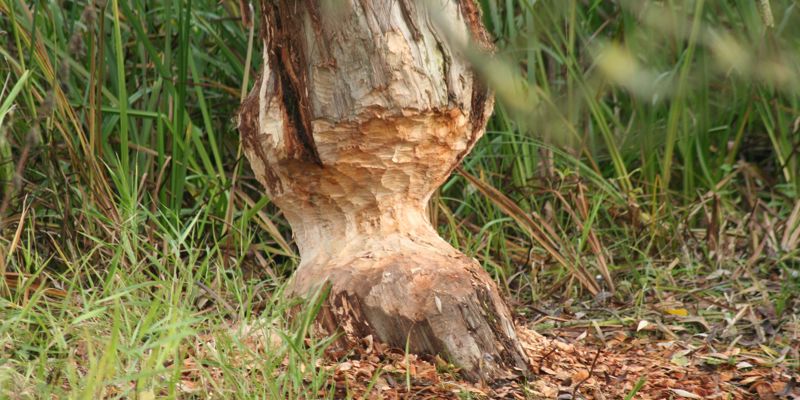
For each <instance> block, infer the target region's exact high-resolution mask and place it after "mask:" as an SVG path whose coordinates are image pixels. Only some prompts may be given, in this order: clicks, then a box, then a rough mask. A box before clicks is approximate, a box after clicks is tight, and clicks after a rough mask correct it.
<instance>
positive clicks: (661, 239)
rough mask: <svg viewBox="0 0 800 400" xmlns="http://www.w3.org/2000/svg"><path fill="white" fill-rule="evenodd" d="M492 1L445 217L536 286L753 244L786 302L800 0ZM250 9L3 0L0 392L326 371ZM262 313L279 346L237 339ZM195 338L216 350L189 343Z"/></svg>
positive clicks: (600, 279)
mask: <svg viewBox="0 0 800 400" xmlns="http://www.w3.org/2000/svg"><path fill="white" fill-rule="evenodd" d="M480 3H481V5H482V6H483V9H484V20H485V23H486V26H487V28H488V29H489V31H490V32H491V33H492V34H493V35H494V37H495V38H496V44H497V49H498V50H497V57H498V60H499V61H498V62H497V63H496V64H492V65H490V66H489V67H490V68H484V70H488V72H487V73H488V74H489V75H490V76H488V77H487V78H490V79H488V80H489V81H491V82H494V83H495V84H496V85H497V86H496V87H495V89H496V91H497V93H498V98H499V104H498V106H497V107H496V112H495V115H494V117H493V118H492V120H491V122H490V124H489V128H488V131H487V134H486V136H485V137H484V138H483V139H482V140H481V141H480V142H479V143H478V144H477V146H476V149H475V151H474V152H473V153H472V155H470V156H469V157H468V159H467V160H466V162H465V165H464V168H463V170H462V172H461V173H459V174H456V175H455V176H454V177H453V178H452V179H451V180H450V181H449V182H447V183H446V184H445V186H444V187H443V188H442V190H441V191H440V194H439V195H438V196H437V200H436V203H435V204H434V207H433V209H434V211H435V212H433V213H432V215H434V220H435V222H436V223H437V225H438V227H439V228H440V231H441V232H442V234H443V235H444V236H445V237H446V238H447V239H448V240H449V241H451V242H452V243H453V244H455V245H456V246H458V247H459V248H461V249H464V250H465V251H466V252H467V253H468V254H470V255H471V256H474V257H476V258H478V259H479V260H480V261H481V262H482V263H483V264H484V266H485V267H486V268H487V269H488V270H489V271H490V272H491V273H492V274H493V275H494V276H495V277H496V278H497V280H498V282H500V283H501V286H502V287H503V288H504V290H505V291H506V292H507V293H508V294H510V295H511V296H513V297H514V298H515V299H517V300H518V301H516V302H515V303H516V304H520V305H522V307H521V308H523V309H524V308H525V307H526V306H528V305H530V304H532V302H540V301H541V302H547V301H549V300H550V299H552V298H554V297H557V298H561V299H566V298H574V299H578V300H583V299H590V298H594V299H600V300H602V299H603V298H605V297H607V296H613V297H614V299H615V300H616V301H618V302H623V303H626V304H632V305H642V304H643V303H645V302H647V301H652V299H653V298H654V297H655V298H658V297H660V296H661V294H662V293H664V292H675V291H678V292H680V291H681V290H682V289H685V285H687V282H694V281H696V280H697V278H698V277H702V276H705V275H707V274H709V273H712V272H713V271H716V270H718V269H724V270H737V269H741V268H747V270H748V271H751V272H752V273H753V274H756V275H757V276H771V275H775V274H778V275H779V276H780V277H782V279H781V280H780V281H781V285H782V286H783V287H782V288H781V289H780V291H779V292H780V293H779V294H778V295H776V296H777V297H776V298H775V302H776V304H778V305H779V311H781V312H783V313H791V312H792V311H791V310H792V308H791V307H793V306H792V304H794V303H793V299H796V296H797V293H796V287H797V286H796V285H797V278H796V277H794V278H792V276H793V275H791V272H792V271H796V268H797V264H796V261H794V260H796V259H797V256H798V250H797V248H798V240H797V237H796V236H795V232H798V229H800V228H798V222H797V217H795V218H794V219H793V218H791V217H790V214H791V212H792V209H793V207H795V205H796V204H798V203H797V201H798V197H800V194H798V179H800V178H799V177H798V174H800V163H799V162H798V152H800V137H799V136H800V135H799V134H798V126H800V123H798V119H797V118H798V117H797V116H798V115H800V112H798V111H799V110H798V82H797V79H798V76H800V75H798V72H800V71H799V70H800V68H799V67H798V65H799V64H798V55H797V54H798V50H799V49H800V32H799V31H798V30H800V23H798V22H800V21H798V6H797V3H796V2H794V1H790V0H772V1H762V2H754V1H751V0H732V1H725V2H717V1H702V0H685V1H679V0H668V1H658V2H656V1H641V2H639V1H601V0H589V1H577V0H567V1H543V0H539V1H522V0H504V1H500V0H481V1H480ZM758 4H766V5H768V7H769V9H767V8H763V7H762V8H760V7H759V6H758ZM254 6H255V9H258V7H257V4H255V5H254ZM239 12H240V8H239V3H238V1H233V0H224V1H218V0H154V1H124V0H123V1H119V0H111V1H87V0H76V1H66V2H56V1H50V0H47V1H35V2H26V1H21V0H0V43H2V45H0V201H1V202H0V275H3V276H4V277H11V276H14V277H15V278H13V279H11V278H6V279H3V280H0V360H3V361H0V393H3V392H2V391H14V392H15V393H19V394H20V395H21V396H26V395H27V394H26V393H30V396H31V397H33V396H36V395H38V394H40V393H41V394H43V395H48V394H50V395H53V396H56V397H63V396H70V397H86V398H93V397H96V396H97V395H98V394H99V393H105V394H106V395H109V396H110V397H131V396H134V395H137V394H138V396H140V397H143V396H147V395H148V393H150V392H152V393H155V394H161V395H169V394H175V393H184V394H185V393H187V391H186V390H184V389H186V388H181V386H180V385H181V382H182V374H183V373H187V374H188V373H192V374H199V375H200V376H202V377H204V378H203V379H205V381H204V382H205V383H206V384H207V387H211V388H212V389H213V390H214V392H215V393H217V394H218V395H219V396H221V397H230V396H236V395H245V396H248V395H249V394H263V395H264V396H266V397H272V398H300V397H304V398H308V397H314V394H315V393H316V391H317V390H319V389H321V388H323V387H325V385H326V384H327V377H328V376H327V375H326V372H325V371H323V370H321V369H318V368H316V364H315V362H316V361H315V360H316V358H317V357H319V356H320V354H321V349H322V347H323V346H324V345H325V343H326V342H325V341H315V342H312V343H305V342H302V343H301V340H299V339H298V338H299V337H298V336H297V332H302V326H301V327H298V326H294V327H293V326H290V325H289V324H288V323H287V322H286V321H285V320H284V318H283V315H284V311H285V310H286V309H287V307H289V305H287V304H284V302H283V301H280V300H278V299H279V294H280V287H281V285H282V283H283V281H284V278H285V277H286V276H288V275H289V274H290V273H291V271H292V269H293V268H294V266H295V265H296V260H297V256H296V254H295V250H294V246H293V244H292V243H291V236H290V233H289V230H288V227H287V225H286V223H285V221H284V220H283V219H282V217H281V215H280V212H279V211H278V210H277V209H276V208H275V207H274V206H273V205H271V203H270V201H269V199H268V198H266V197H264V196H263V195H262V193H263V191H262V190H261V189H260V187H259V186H258V184H257V183H256V181H255V179H253V177H252V174H251V173H250V171H249V169H248V166H247V165H246V163H244V160H243V159H242V155H241V152H240V151H239V143H238V140H239V139H238V133H237V132H236V129H235V125H236V123H235V119H234V115H235V112H236V109H237V107H238V103H239V100H240V98H241V93H242V91H243V90H246V89H248V88H249V86H250V85H252V82H251V81H252V77H253V76H254V75H255V72H256V71H257V68H258V64H259V62H260V57H253V56H252V54H258V53H257V51H258V49H257V48H256V49H253V47H252V46H254V44H253V43H255V46H257V43H258V40H257V37H256V40H254V39H253V36H254V35H257V32H258V31H257V29H258V28H257V27H256V28H255V29H253V30H251V29H249V28H248V27H246V26H244V25H243V23H242V18H241V15H239ZM770 15H771V18H770ZM253 51H256V53H253ZM492 68H496V69H495V70H493V69H492ZM492 72H496V74H494V75H493V76H492ZM676 260H677V262H676ZM734 284H735V283H734ZM206 289H208V290H206ZM275 293H277V294H278V296H274V295H273V294H275ZM631 312H633V313H638V312H639V308H636V307H634V308H633V310H632V311H631ZM301 320H302V319H301ZM231 321H235V323H232V322H231ZM265 321H266V322H265ZM253 324H256V325H258V326H267V327H265V328H264V329H265V330H266V331H268V332H271V333H273V332H274V333H276V334H277V335H278V336H279V339H281V340H276V341H275V342H276V346H277V347H275V348H261V350H257V351H255V352H254V350H253V349H252V343H250V344H246V345H245V344H243V342H242V341H243V340H244V339H243V338H242V335H241V332H240V331H239V330H238V329H240V328H241V327H248V326H252V325H253ZM232 327H235V329H234V328H232ZM241 329H245V328H241ZM247 329H249V328H247ZM281 335H283V336H282V337H280V336H281ZM211 343H213V346H215V347H214V349H213V351H211V350H210V349H209V346H212V344H211ZM270 343H271V342H270ZM201 347H202V348H204V350H203V351H204V352H205V353H203V354H204V358H203V360H204V361H203V363H201V364H197V365H194V364H193V365H188V364H187V365H182V364H179V363H177V362H176V360H186V359H189V358H187V355H192V354H194V353H193V352H196V351H200V348H201ZM243 354H245V355H247V357H251V358H247V359H248V360H250V361H252V363H254V364H253V365H256V366H257V367H253V365H249V366H248V365H246V363H243V364H233V363H232V361H231V360H232V359H236V358H238V357H242V355H243ZM287 359H288V360H289V361H288V364H285V363H284V361H285V360H287ZM86 360H88V364H87V363H86V362H84V361H86ZM286 368H289V369H290V372H289V373H288V374H286V375H279V374H278V373H277V371H278V370H279V369H280V370H281V371H285V369H286Z"/></svg>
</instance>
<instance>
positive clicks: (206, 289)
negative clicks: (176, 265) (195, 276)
mask: <svg viewBox="0 0 800 400" xmlns="http://www.w3.org/2000/svg"><path fill="white" fill-rule="evenodd" d="M194 283H195V285H197V287H199V288H200V289H201V290H202V291H204V292H206V294H208V295H209V296H211V297H213V298H214V300H216V301H217V303H219V304H221V305H222V306H223V307H225V309H226V310H228V312H229V313H230V314H231V315H232V316H236V309H234V308H233V306H231V305H230V303H228V302H227V301H225V299H223V298H222V296H220V295H219V293H217V292H215V291H214V290H213V289H211V288H210V287H208V286H206V284H204V283H203V282H200V281H195V282H194Z"/></svg>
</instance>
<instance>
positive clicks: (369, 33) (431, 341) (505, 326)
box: [239, 0, 528, 381]
mask: <svg viewBox="0 0 800 400" xmlns="http://www.w3.org/2000/svg"><path fill="white" fill-rule="evenodd" d="M261 3H262V8H261V12H260V16H261V18H262V27H263V34H262V39H263V43H264V51H263V58H264V64H263V70H262V73H261V76H260V78H259V79H258V81H257V82H256V85H255V87H254V88H253V90H252V92H251V93H250V95H249V96H248V98H247V99H246V100H245V102H244V103H243V105H242V110H241V113H240V120H239V124H240V126H239V129H240V131H241V134H242V141H243V145H244V149H245V154H246V156H247V157H248V159H249V160H250V163H251V165H252V169H253V171H254V173H255V174H256V177H257V178H258V180H259V181H260V182H261V183H262V184H263V185H264V186H265V187H266V189H267V192H268V194H269V195H270V196H271V198H272V200H273V201H274V202H275V204H276V205H278V206H279V207H280V208H281V210H282V211H283V213H284V215H285V216H286V218H287V220H288V221H289V223H290V224H291V227H292V230H293V232H294V236H295V239H296V242H297V246H298V248H299V250H300V255H301V262H300V266H299V267H298V269H297V271H296V272H295V275H294V277H293V278H292V280H291V282H290V283H289V288H288V295H290V296H309V294H310V293H313V292H314V291H315V290H317V289H318V288H319V287H320V286H321V285H325V284H329V285H330V294H329V297H328V299H327V301H326V306H325V307H323V311H322V312H321V313H320V315H319V316H318V320H317V323H318V328H320V329H321V330H322V331H323V333H328V334H330V333H335V332H337V331H341V332H343V333H344V335H343V336H342V340H343V341H344V342H345V343H353V342H357V341H358V340H359V339H361V338H363V337H366V336H368V335H373V338H375V339H378V340H380V341H382V342H384V343H386V344H388V345H391V346H396V347H399V348H404V347H405V346H406V344H407V343H408V346H409V347H410V350H411V351H413V352H416V353H427V354H439V355H442V356H444V357H445V358H447V359H449V360H450V361H451V362H453V363H454V364H456V365H458V366H459V367H461V368H462V371H463V372H464V374H465V376H466V377H467V378H469V379H471V380H485V381H493V380H496V379H499V378H506V377H509V376H511V375H516V374H520V373H526V372H527V370H528V363H527V358H526V356H525V354H524V352H523V350H522V348H521V346H520V344H519V342H518V340H517V337H516V333H515V327H514V323H513V320H512V318H511V314H510V313H509V310H508V308H507V307H506V305H505V304H504V303H503V300H502V299H501V297H500V295H499V293H498V291H497V288H496V286H495V284H494V282H493V281H492V280H491V278H490V277H489V276H488V274H487V273H486V272H485V271H484V270H483V269H482V268H481V266H480V265H479V264H478V263H477V262H476V261H475V260H473V259H470V258H468V257H466V256H465V255H463V254H462V253H460V252H459V251H458V250H456V249H454V248H453V247H452V246H450V245H449V244H448V243H447V242H445V241H444V240H443V239H441V238H440V237H439V236H438V234H437V233H436V231H435V229H434V228H433V227H432V226H431V224H430V222H429V221H428V217H427V215H428V213H427V211H426V209H427V204H428V200H429V199H430V197H431V195H432V193H433V192H434V190H436V188H438V187H439V186H440V185H441V184H442V183H443V182H444V181H445V179H447V177H448V176H449V175H450V173H451V172H452V170H453V169H454V168H455V166H456V165H457V164H458V163H459V162H460V161H461V160H462V159H463V158H464V156H466V154H467V153H468V152H469V151H470V150H471V149H472V147H473V145H474V144H475V141H476V140H477V139H478V138H479V137H480V136H481V135H482V134H483V131H484V129H485V125H486V120H487V118H488V117H489V115H490V114H491V111H492V107H493V96H492V94H491V92H490V90H489V89H488V88H487V87H486V86H485V85H484V84H483V83H482V82H481V80H480V79H479V78H478V76H477V75H476V73H475V72H474V71H473V69H472V68H471V67H470V65H469V63H468V62H467V60H466V57H465V56H464V55H463V51H462V50H463V49H464V48H465V47H466V46H479V47H482V48H484V49H487V50H488V49H490V47H491V42H490V40H489V37H488V35H487V33H486V32H485V30H484V29H483V27H482V25H481V22H480V14H479V10H478V8H477V6H476V5H475V3H473V0H425V1H416V0H336V1H325V0H262V2H261Z"/></svg>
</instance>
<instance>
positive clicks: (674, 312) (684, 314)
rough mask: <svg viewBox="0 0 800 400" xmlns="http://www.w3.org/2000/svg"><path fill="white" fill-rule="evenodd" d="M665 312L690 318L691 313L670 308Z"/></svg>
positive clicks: (683, 309)
mask: <svg viewBox="0 0 800 400" xmlns="http://www.w3.org/2000/svg"><path fill="white" fill-rule="evenodd" d="M664 312H666V313H667V314H669V315H677V316H679V317H686V316H689V311H687V310H686V309H685V308H668V309H666V310H664Z"/></svg>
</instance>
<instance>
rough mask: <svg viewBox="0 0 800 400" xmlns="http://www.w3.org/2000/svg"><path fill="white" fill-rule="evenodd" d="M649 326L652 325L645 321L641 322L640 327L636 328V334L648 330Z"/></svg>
mask: <svg viewBox="0 0 800 400" xmlns="http://www.w3.org/2000/svg"><path fill="white" fill-rule="evenodd" d="M648 325H650V323H649V322H647V321H645V320H641V321H639V325H638V326H637V327H636V332H639V331H641V330H642V329H644V328H647V326H648Z"/></svg>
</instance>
